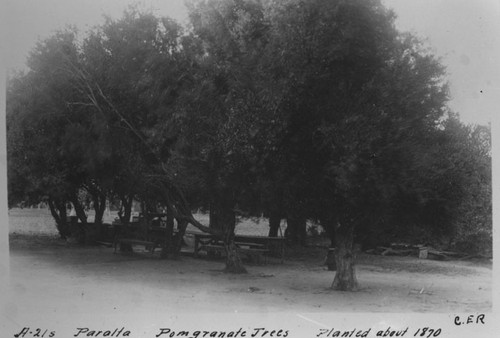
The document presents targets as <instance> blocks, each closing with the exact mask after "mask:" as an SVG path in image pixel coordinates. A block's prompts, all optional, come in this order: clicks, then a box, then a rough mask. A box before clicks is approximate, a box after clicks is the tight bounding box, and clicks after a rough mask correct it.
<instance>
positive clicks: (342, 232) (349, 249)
mask: <svg viewBox="0 0 500 338" xmlns="http://www.w3.org/2000/svg"><path fill="white" fill-rule="evenodd" d="M353 240H354V227H353V226H352V225H351V224H345V223H343V224H341V225H340V226H339V227H338V228H337V229H336V231H335V242H336V251H335V262H336V265H337V272H336V274H335V278H334V280H333V283H332V289H334V290H339V291H355V290H357V289H358V280H357V278H356V270H355V266H354V265H355V264H354V261H355V255H354V251H353Z"/></svg>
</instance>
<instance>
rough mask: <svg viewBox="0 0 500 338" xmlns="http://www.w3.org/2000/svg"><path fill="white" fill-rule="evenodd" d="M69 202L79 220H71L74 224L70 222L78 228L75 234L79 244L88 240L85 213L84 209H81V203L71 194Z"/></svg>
mask: <svg viewBox="0 0 500 338" xmlns="http://www.w3.org/2000/svg"><path fill="white" fill-rule="evenodd" d="M71 203H73V207H74V208H75V212H76V216H77V217H78V219H79V220H80V222H78V219H74V220H72V222H73V221H75V222H76V224H72V226H73V227H75V228H76V229H78V230H77V231H78V233H77V234H75V235H76V238H77V241H78V243H80V244H85V243H87V242H88V236H89V231H88V226H87V215H86V214H85V210H84V209H83V206H82V205H81V203H80V202H79V201H78V197H77V196H76V195H75V196H72V198H71Z"/></svg>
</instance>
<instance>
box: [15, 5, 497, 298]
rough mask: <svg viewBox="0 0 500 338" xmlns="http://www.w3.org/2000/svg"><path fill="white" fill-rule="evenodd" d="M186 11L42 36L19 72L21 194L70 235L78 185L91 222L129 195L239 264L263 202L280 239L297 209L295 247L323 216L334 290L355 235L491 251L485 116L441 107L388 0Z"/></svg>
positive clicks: (419, 54) (442, 88)
mask: <svg viewBox="0 0 500 338" xmlns="http://www.w3.org/2000/svg"><path fill="white" fill-rule="evenodd" d="M189 13H190V14H189V19H190V20H189V24H188V25H187V26H185V27H183V26H181V25H180V24H178V23H176V22H175V21H174V20H172V19H169V18H158V17H156V16H154V15H152V14H151V13H148V12H142V11H140V10H137V9H134V8H131V9H129V10H128V11H126V12H125V13H124V15H123V17H122V18H121V19H119V20H112V19H109V18H108V19H106V21H105V23H104V24H102V25H101V26H98V27H96V28H94V29H93V30H92V31H91V32H90V33H88V34H86V35H85V36H83V37H81V36H79V35H78V33H77V32H76V31H74V30H71V29H67V30H64V31H61V32H58V33H56V34H55V35H54V36H52V37H50V38H48V39H46V40H44V41H41V42H40V43H39V44H38V45H37V46H36V47H35V48H34V49H33V51H32V53H31V55H30V57H29V61H28V70H27V71H26V72H23V73H19V74H15V75H14V76H12V77H11V79H9V84H8V92H7V128H8V130H7V132H8V156H9V163H8V173H9V203H10V205H15V204H16V203H19V202H20V201H28V203H35V202H38V201H40V200H42V199H44V200H46V201H47V202H48V204H49V206H50V209H51V212H52V214H53V216H54V219H55V220H56V223H57V227H58V230H59V232H60V234H61V236H62V237H66V236H70V235H71V229H70V228H69V225H68V224H67V222H66V216H67V215H66V210H67V209H66V204H67V202H72V203H73V205H75V208H76V211H77V214H78V217H79V219H80V223H79V224H82V227H83V228H82V229H81V231H83V232H85V224H86V219H85V212H84V211H83V207H82V203H81V195H82V191H84V192H85V194H86V196H88V197H89V198H90V199H91V200H92V201H93V206H94V208H95V210H96V223H99V222H102V215H103V211H104V206H105V203H106V200H109V199H118V200H120V201H121V203H122V206H125V215H124V217H123V219H124V220H128V218H129V215H130V206H131V204H132V201H133V200H134V199H140V200H151V201H156V202H161V203H162V204H163V205H166V206H167V207H168V209H169V211H170V212H171V213H173V215H174V216H175V218H177V221H178V222H179V224H181V225H182V226H181V228H184V230H185V226H186V225H187V224H188V223H191V224H193V225H194V226H196V227H198V228H200V229H201V230H203V231H206V232H210V233H212V234H214V235H216V236H219V237H220V238H221V239H223V240H224V243H225V244H226V253H227V255H226V256H227V259H226V268H227V269H228V270H229V271H233V272H244V271H245V268H244V267H243V265H242V263H241V260H240V259H239V257H238V254H237V251H236V250H235V247H234V242H233V239H232V238H233V236H234V230H235V226H236V222H237V217H239V216H257V215H261V214H262V213H263V214H264V215H265V216H266V217H268V218H269V220H270V235H271V236H276V235H277V231H278V230H277V229H278V227H279V224H280V220H282V219H286V220H287V224H288V228H287V236H288V237H289V239H290V240H291V241H292V242H296V243H299V244H305V238H306V221H308V220H312V221H315V222H319V223H320V224H321V225H322V226H323V228H324V229H325V230H326V231H327V233H328V234H330V236H331V239H332V244H334V245H335V247H336V248H337V255H336V259H337V267H338V271H337V273H336V276H335V280H334V281H333V285H332V287H333V288H335V289H339V290H354V289H356V288H357V281H356V275H355V269H354V263H355V262H354V260H355V252H354V250H353V244H354V243H355V242H358V243H361V244H363V245H365V246H369V245H375V244H377V243H380V241H381V239H384V240H386V241H392V240H408V241H410V242H429V243H430V242H439V241H441V242H442V241H447V242H448V243H447V244H448V245H449V246H452V247H455V248H461V249H463V250H469V251H478V250H484V248H485V246H486V247H487V246H488V245H489V247H491V158H490V147H491V146H490V131H489V128H488V127H483V126H466V125H464V124H462V123H461V122H460V120H459V119H458V116H457V115H456V114H455V113H453V112H451V111H450V110H449V109H448V107H447V106H446V103H447V100H448V91H447V85H446V81H445V80H446V79H445V69H444V67H443V66H442V65H441V64H440V62H439V60H438V59H436V58H435V57H434V56H433V55H432V53H430V52H429V50H427V49H426V48H425V46H424V45H423V44H422V43H421V42H420V41H418V39H416V38H415V37H414V36H412V35H410V34H407V33H401V32H398V31H397V30H396V29H395V25H394V20H395V15H394V13H393V12H392V11H390V10H387V9H386V8H385V7H384V6H383V5H382V4H381V2H380V1H379V0H369V1H366V0H353V1H342V0H334V1H332V0H310V1H297V0H289V1H273V0H268V1H264V0H262V1H258V0H218V1H201V0H200V1H194V2H192V3H190V4H189ZM197 208H202V209H205V210H208V211H209V213H210V226H209V227H206V226H203V225H202V224H200V223H198V222H197V221H196V220H195V219H194V217H193V215H192V214H191V212H192V210H194V209H197ZM127 212H128V213H127ZM471 238H473V240H471ZM477 243H481V245H482V246H478V245H477ZM169 245H170V246H171V247H172V246H176V245H177V246H178V245H180V244H179V243H177V244H176V245H174V244H173V242H169ZM174 251H175V250H174Z"/></svg>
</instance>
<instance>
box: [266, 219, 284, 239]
mask: <svg viewBox="0 0 500 338" xmlns="http://www.w3.org/2000/svg"><path fill="white" fill-rule="evenodd" d="M280 224H281V217H280V216H279V215H273V214H271V215H270V216H269V235H268V236H269V237H278V230H279V228H280Z"/></svg>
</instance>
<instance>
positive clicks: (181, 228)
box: [174, 220, 188, 255]
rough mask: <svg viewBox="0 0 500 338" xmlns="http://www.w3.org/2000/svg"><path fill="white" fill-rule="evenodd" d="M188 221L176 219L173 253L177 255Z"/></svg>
mask: <svg viewBox="0 0 500 338" xmlns="http://www.w3.org/2000/svg"><path fill="white" fill-rule="evenodd" d="M187 225H188V222H186V221H180V220H177V235H176V236H175V237H174V255H179V253H180V252H181V248H182V243H183V239H184V234H185V233H186V228H187Z"/></svg>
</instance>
